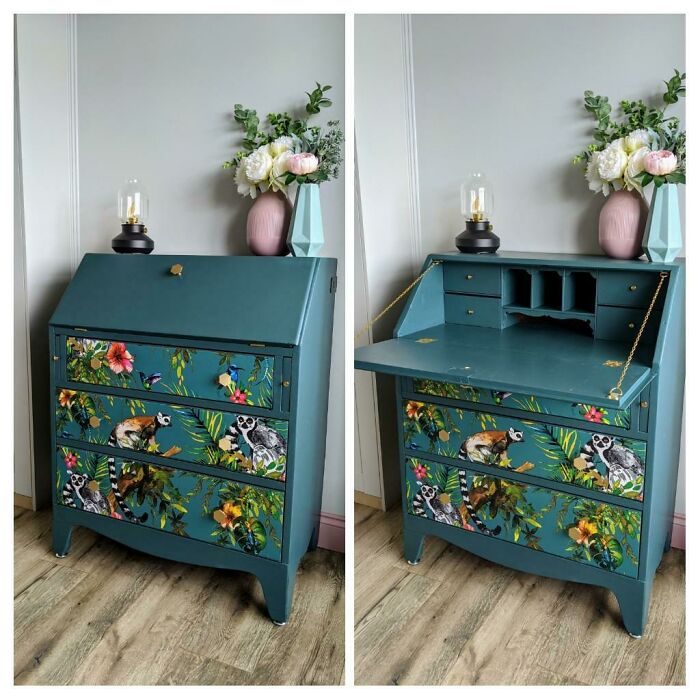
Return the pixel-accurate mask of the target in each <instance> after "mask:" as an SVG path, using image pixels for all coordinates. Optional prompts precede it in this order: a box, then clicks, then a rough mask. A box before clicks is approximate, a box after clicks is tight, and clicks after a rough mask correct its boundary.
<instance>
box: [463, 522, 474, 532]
mask: <svg viewBox="0 0 700 700" xmlns="http://www.w3.org/2000/svg"><path fill="white" fill-rule="evenodd" d="M464 529H465V530H469V532H476V528H475V527H474V526H473V525H471V524H469V523H467V522H465V523H464Z"/></svg>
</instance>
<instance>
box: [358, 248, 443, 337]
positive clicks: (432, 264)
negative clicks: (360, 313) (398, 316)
mask: <svg viewBox="0 0 700 700" xmlns="http://www.w3.org/2000/svg"><path fill="white" fill-rule="evenodd" d="M441 264H442V260H433V262H431V263H430V265H428V267H427V268H425V270H423V272H421V274H420V275H418V277H416V279H414V280H413V282H411V284H409V285H408V287H406V289H404V290H403V291H402V292H401V294H399V295H398V296H397V297H396V298H395V299H394V300H393V301H391V302H390V303H389V304H387V306H385V307H384V308H383V309H382V310H381V311H380V312H379V313H378V314H377V315H376V316H375V317H374V318H373V319H372V320H371V321H370V322H369V323H365V325H364V326H363V327H362V328H361V329H360V330H359V331H357V333H355V340H357V339H358V338H359V337H360V336H361V335H364V333H366V332H367V331H368V330H369V329H370V328H371V327H372V326H373V325H374V324H375V323H376V322H377V321H378V320H379V319H380V318H381V317H382V316H384V314H385V313H386V312H387V311H389V309H391V308H392V307H394V306H395V305H396V304H397V303H398V302H400V301H401V299H403V298H404V297H405V296H406V295H407V294H408V293H409V292H410V291H411V290H412V289H413V288H414V287H415V286H416V285H417V284H418V283H419V282H420V281H421V280H422V279H423V278H424V277H425V276H426V275H427V274H428V273H429V272H430V271H431V270H432V269H433V268H434V267H435V266H436V265H441Z"/></svg>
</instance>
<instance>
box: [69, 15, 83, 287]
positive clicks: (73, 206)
mask: <svg viewBox="0 0 700 700" xmlns="http://www.w3.org/2000/svg"><path fill="white" fill-rule="evenodd" d="M66 22H67V32H66V35H67V38H68V149H69V166H70V167H69V170H68V182H69V198H70V201H69V212H68V214H69V235H70V246H71V272H72V273H73V274H75V271H76V270H77V269H78V265H79V264H80V258H81V250H80V158H79V149H78V143H79V141H78V17H77V15H67V17H66Z"/></svg>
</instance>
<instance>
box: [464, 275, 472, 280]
mask: <svg viewBox="0 0 700 700" xmlns="http://www.w3.org/2000/svg"><path fill="white" fill-rule="evenodd" d="M464 279H465V280H473V279H474V275H465V276H464Z"/></svg>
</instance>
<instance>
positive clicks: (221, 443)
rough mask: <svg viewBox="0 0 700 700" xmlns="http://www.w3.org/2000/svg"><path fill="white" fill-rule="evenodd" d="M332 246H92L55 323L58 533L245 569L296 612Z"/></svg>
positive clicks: (271, 605) (325, 346)
mask: <svg viewBox="0 0 700 700" xmlns="http://www.w3.org/2000/svg"><path fill="white" fill-rule="evenodd" d="M335 275H336V261H335V260H332V259H323V258H256V257H209V256H154V255H151V256H141V255H86V256H85V257H84V258H83V261H82V263H81V264H80V267H79V268H78V270H77V272H76V274H75V277H74V278H73V280H72V282H71V283H70V285H69V287H68V289H67V290H66V292H65V294H64V295H63V298H62V299H61V301H60V303H59V305H58V308H57V309H56V311H55V313H54V315H53V317H52V318H51V321H50V326H49V333H50V347H51V414H52V420H53V424H52V428H53V429H52V434H53V447H54V450H53V454H54V470H53V475H54V483H53V488H54V508H53V546H54V550H55V552H56V554H57V556H65V555H66V554H67V553H68V550H69V547H70V539H71V532H72V530H73V528H74V527H75V526H76V525H80V526H83V527H86V528H90V529H91V530H95V531H96V532H99V533H100V534H102V535H104V536H106V537H110V538H112V539H114V540H117V541H119V542H122V543H124V544H125V545H128V546H129V547H133V548H134V549H138V550H140V551H142V552H147V553H150V554H155V555H157V556H160V557H165V558H168V559H174V560H177V561H182V562H187V563H191V564H201V565H204V566H213V567H219V568H223V569H236V570H240V571H247V572H250V573H252V574H254V575H255V576H256V577H257V578H258V579H259V580H260V582H261V584H262V588H263V592H264V595H265V600H266V603H267V608H268V611H269V614H270V617H271V618H272V620H273V621H274V622H276V623H278V624H284V623H285V622H286V621H287V618H288V616H289V612H290V607H291V602H292V595H293V589H294V579H295V576H296V570H297V567H298V565H299V562H300V560H301V558H302V557H303V556H304V554H305V553H306V552H307V551H308V550H311V549H314V548H315V547H316V545H317V542H318V529H319V517H320V510H321V491H322V487H323V466H324V458H325V443H326V416H327V406H328V381H329V369H330V350H331V332H332V326H333V303H334V296H335V294H334V292H335V282H336V277H335Z"/></svg>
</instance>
